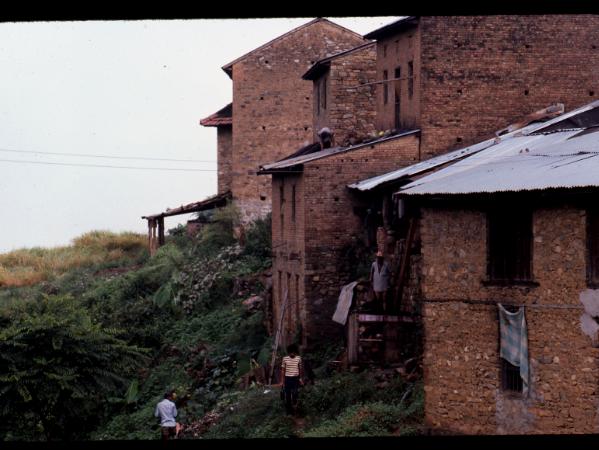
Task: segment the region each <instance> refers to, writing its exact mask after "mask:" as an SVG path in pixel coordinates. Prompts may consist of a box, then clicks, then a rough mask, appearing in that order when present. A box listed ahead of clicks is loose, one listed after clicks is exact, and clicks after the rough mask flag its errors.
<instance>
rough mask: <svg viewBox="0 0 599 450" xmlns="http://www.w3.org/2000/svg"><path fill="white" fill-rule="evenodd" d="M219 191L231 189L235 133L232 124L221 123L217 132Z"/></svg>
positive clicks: (220, 192) (221, 192)
mask: <svg viewBox="0 0 599 450" xmlns="http://www.w3.org/2000/svg"><path fill="white" fill-rule="evenodd" d="M216 148H217V156H216V160H217V166H218V193H219V194H223V193H225V192H227V191H229V190H231V181H232V179H233V175H232V173H231V162H232V158H233V134H232V127H231V125H221V126H219V127H218V128H217V132H216Z"/></svg>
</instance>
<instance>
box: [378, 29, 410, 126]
mask: <svg viewBox="0 0 599 450" xmlns="http://www.w3.org/2000/svg"><path fill="white" fill-rule="evenodd" d="M410 63H412V67H413V69H412V70H413V78H412V81H410V80H409V79H407V78H406V77H408V76H409V71H410V69H409V64H410ZM396 70H399V71H400V73H399V75H400V77H399V78H404V79H402V80H398V81H393V82H388V83H385V84H377V85H376V91H377V92H376V99H377V117H376V126H377V128H378V129H379V130H390V129H394V128H396V121H395V115H396V114H395V108H396V106H395V100H396V93H397V94H398V95H397V97H399V99H400V101H399V128H401V129H408V128H418V126H419V125H420V120H419V119H420V87H419V83H420V76H419V75H420V28H416V27H415V28H410V29H408V30H406V31H403V32H401V33H398V34H397V35H395V36H392V37H388V38H385V39H381V40H380V41H378V42H377V81H382V80H384V79H385V77H384V72H385V71H386V72H387V79H392V78H397V77H396V76H395V75H396ZM411 82H412V83H413V86H412V87H411V90H410V83H411ZM385 85H387V102H385V95H384V94H385Z"/></svg>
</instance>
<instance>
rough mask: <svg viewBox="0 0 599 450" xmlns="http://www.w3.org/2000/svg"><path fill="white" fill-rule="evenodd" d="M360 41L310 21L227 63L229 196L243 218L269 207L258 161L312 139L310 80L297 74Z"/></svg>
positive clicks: (267, 181)
mask: <svg viewBox="0 0 599 450" xmlns="http://www.w3.org/2000/svg"><path fill="white" fill-rule="evenodd" d="M362 43H364V40H363V39H362V38H361V37H360V36H358V35H356V34H355V33H352V32H350V31H348V30H345V29H343V28H341V27H338V26H336V25H333V24H331V23H330V22H328V21H316V22H314V23H312V24H311V25H309V26H307V27H304V28H301V29H299V30H297V31H295V32H292V33H290V34H288V35H287V36H285V37H283V38H281V39H279V40H276V41H274V42H273V43H271V44H270V45H268V46H266V47H264V48H262V49H259V50H256V51H254V52H253V53H251V54H250V55H249V56H247V57H246V58H244V59H242V60H241V61H239V62H237V63H236V64H234V65H233V129H234V133H233V164H232V178H233V181H232V192H233V198H234V199H235V200H236V202H237V204H238V205H239V206H240V208H241V209H242V212H243V213H244V218H245V219H246V220H250V219H252V218H253V217H256V216H259V215H263V214H265V213H266V212H267V211H269V210H270V207H271V206H270V191H271V180H270V177H268V176H260V177H258V176H256V170H257V169H258V167H259V166H260V165H262V164H267V163H269V162H272V161H276V160H278V159H281V158H283V157H284V156H286V155H287V154H289V153H291V152H293V151H294V150H295V149H297V148H299V147H301V146H302V145H304V144H306V143H309V142H310V141H311V139H312V83H311V82H310V81H306V80H303V79H302V78H301V76H302V75H303V74H304V73H305V72H306V70H308V68H309V67H310V66H311V65H312V64H314V62H316V61H317V60H319V59H322V58H324V57H326V56H330V55H332V54H334V53H338V52H341V51H343V50H349V49H350V48H353V47H356V46H358V45H360V44H362Z"/></svg>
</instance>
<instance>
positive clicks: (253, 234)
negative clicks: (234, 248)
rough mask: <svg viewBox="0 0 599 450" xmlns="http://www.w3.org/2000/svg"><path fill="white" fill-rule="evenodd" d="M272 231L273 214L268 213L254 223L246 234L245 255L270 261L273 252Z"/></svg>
mask: <svg viewBox="0 0 599 450" xmlns="http://www.w3.org/2000/svg"><path fill="white" fill-rule="evenodd" d="M271 231H272V218H271V213H268V215H267V216H266V217H264V218H261V219H257V220H256V221H254V222H252V224H251V225H250V226H249V228H248V230H247V232H246V234H245V246H244V249H243V253H244V255H251V256H255V257H256V258H261V259H263V260H268V259H270V256H271V251H272V249H271V242H272V240H271Z"/></svg>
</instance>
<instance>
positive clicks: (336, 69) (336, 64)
mask: <svg viewBox="0 0 599 450" xmlns="http://www.w3.org/2000/svg"><path fill="white" fill-rule="evenodd" d="M303 79H304V80H310V81H312V82H313V94H312V97H313V99H314V101H313V111H312V114H313V127H312V130H313V139H314V140H315V141H316V140H317V139H318V138H317V135H316V133H317V132H318V131H319V130H321V129H322V128H325V127H327V128H329V129H331V130H333V131H334V134H335V142H336V143H337V144H338V145H339V146H340V147H343V146H349V145H354V144H356V143H357V142H359V140H360V139H361V138H363V137H365V136H368V135H371V134H372V133H374V132H375V127H374V121H375V117H376V101H375V92H376V89H375V86H374V85H373V84H371V83H373V82H374V81H375V79H376V44H375V43H374V42H369V43H366V44H364V45H361V46H359V47H356V48H354V49H351V50H348V51H346V52H341V53H337V54H336V55H333V56H330V57H328V58H324V59H321V60H320V61H317V62H316V63H315V64H314V65H313V66H312V67H311V68H310V69H309V70H308V71H307V72H306V73H305V74H304V75H303ZM365 84H366V85H368V86H369V87H368V88H364V87H361V88H358V86H361V85H365Z"/></svg>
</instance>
